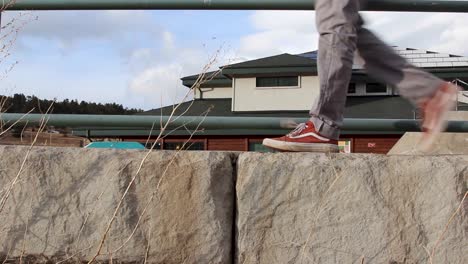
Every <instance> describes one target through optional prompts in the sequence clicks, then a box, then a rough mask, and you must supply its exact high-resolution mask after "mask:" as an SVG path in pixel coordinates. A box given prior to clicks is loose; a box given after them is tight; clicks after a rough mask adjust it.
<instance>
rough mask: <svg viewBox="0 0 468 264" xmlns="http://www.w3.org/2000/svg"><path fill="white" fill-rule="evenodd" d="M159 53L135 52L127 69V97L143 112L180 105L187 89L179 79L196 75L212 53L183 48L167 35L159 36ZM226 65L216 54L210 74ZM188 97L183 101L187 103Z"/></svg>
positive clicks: (152, 50)
mask: <svg viewBox="0 0 468 264" xmlns="http://www.w3.org/2000/svg"><path fill="white" fill-rule="evenodd" d="M162 41H163V43H164V45H163V47H162V48H161V49H141V50H135V51H134V52H133V54H132V56H131V58H132V59H131V61H130V66H131V68H132V71H133V73H134V74H133V78H132V79H131V80H130V83H129V86H128V91H127V93H128V95H129V96H131V97H132V98H133V100H136V101H140V102H141V103H142V104H143V105H145V106H146V108H157V107H159V106H165V105H171V104H174V103H179V102H181V101H182V100H183V99H184V97H185V96H186V94H187V92H188V91H189V89H188V88H187V87H185V86H183V85H182V81H181V80H180V78H182V77H184V76H188V75H193V74H197V73H200V72H201V71H202V69H203V67H204V66H205V65H206V64H207V63H209V61H210V58H211V57H212V56H216V51H209V50H208V51H206V52H204V50H203V48H202V47H200V48H198V49H197V48H196V47H191V48H187V47H183V46H182V45H180V44H178V41H177V38H175V37H174V35H173V34H171V33H170V32H165V33H164V34H163V38H162ZM225 62H226V57H225V56H223V55H222V54H219V57H217V60H216V62H214V63H213V64H212V65H211V68H210V70H214V69H217V68H218V66H220V65H223V64H224V63H225ZM191 98H192V95H189V96H188V97H187V99H191Z"/></svg>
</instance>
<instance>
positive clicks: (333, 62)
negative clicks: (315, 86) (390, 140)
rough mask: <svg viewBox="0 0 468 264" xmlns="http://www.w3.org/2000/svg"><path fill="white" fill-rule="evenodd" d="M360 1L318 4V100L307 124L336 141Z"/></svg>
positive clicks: (321, 0) (333, 0)
mask: <svg viewBox="0 0 468 264" xmlns="http://www.w3.org/2000/svg"><path fill="white" fill-rule="evenodd" d="M363 3H364V1H363V0H317V1H316V4H315V10H316V24H317V30H318V32H319V34H320V36H319V49H318V61H317V64H318V76H319V79H320V96H319V98H318V100H317V101H316V102H315V103H314V106H313V107H312V110H311V111H310V115H311V118H310V121H312V123H313V124H314V126H315V129H316V130H317V132H319V133H320V135H322V136H325V137H327V138H330V139H334V140H337V139H338V138H339V135H340V126H341V125H342V122H343V111H344V108H345V103H346V94H347V91H348V85H349V81H350V79H351V71H352V66H353V59H354V52H355V50H356V48H357V42H358V31H359V29H360V28H361V25H362V20H361V17H360V15H359V10H360V9H361V5H362V4H363Z"/></svg>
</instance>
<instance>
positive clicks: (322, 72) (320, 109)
mask: <svg viewBox="0 0 468 264" xmlns="http://www.w3.org/2000/svg"><path fill="white" fill-rule="evenodd" d="M361 2H363V0H317V1H316V4H315V9H316V11H317V12H316V22H317V28H318V31H319V33H320V38H319V54H318V71H319V74H318V75H319V79H320V97H319V98H318V100H317V102H316V104H315V106H314V107H313V109H312V110H311V112H310V114H311V118H310V121H309V122H307V123H304V124H300V125H298V126H297V128H296V129H295V130H293V131H292V132H291V133H289V134H288V135H286V136H284V137H280V138H273V139H270V138H267V139H265V140H264V141H263V144H264V145H265V146H267V147H270V148H273V149H278V150H282V151H310V152H338V151H339V149H338V142H337V139H338V138H339V134H340V126H341V123H342V121H343V111H344V107H345V103H346V93H347V90H348V85H349V80H350V78H351V70H352V66H353V59H354V52H355V50H356V45H357V32H358V29H359V27H360V26H361V24H362V21H361V17H360V16H359V10H360V7H361Z"/></svg>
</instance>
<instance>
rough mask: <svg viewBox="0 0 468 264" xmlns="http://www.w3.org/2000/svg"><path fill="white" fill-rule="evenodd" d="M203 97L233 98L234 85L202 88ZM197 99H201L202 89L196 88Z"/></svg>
mask: <svg viewBox="0 0 468 264" xmlns="http://www.w3.org/2000/svg"><path fill="white" fill-rule="evenodd" d="M201 90H202V92H203V99H219V98H232V87H213V88H201ZM195 99H200V91H199V90H198V89H197V90H195Z"/></svg>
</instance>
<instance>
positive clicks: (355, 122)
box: [0, 113, 468, 132]
mask: <svg viewBox="0 0 468 264" xmlns="http://www.w3.org/2000/svg"><path fill="white" fill-rule="evenodd" d="M43 118H45V119H46V120H47V125H49V126H58V127H70V128H82V129H85V128H90V127H92V128H106V127H107V128H112V129H116V128H117V129H118V128H139V129H141V128H151V127H153V125H155V126H156V127H158V128H159V124H160V123H161V122H162V123H163V124H165V123H167V122H168V120H171V123H170V126H168V127H170V128H174V127H179V126H186V127H187V128H190V129H195V128H197V127H198V126H199V125H200V124H201V125H200V127H199V128H200V129H276V130H278V129H288V127H287V126H286V125H285V124H287V123H294V122H295V123H300V122H304V121H305V120H304V119H301V118H275V117H213V116H211V117H210V116H208V117H202V116H180V117H172V118H170V117H168V116H162V117H161V116H128V115H117V116H116V115H60V114H53V115H46V116H44V115H41V114H29V115H26V116H24V114H8V113H7V114H1V115H0V119H2V120H3V122H4V124H5V126H9V125H11V124H13V123H15V122H17V126H24V125H29V126H37V125H39V124H40V122H41V120H42V119H43ZM343 129H344V130H349V131H386V132H391V131H394V132H402V131H420V129H419V121H418V120H411V119H345V120H344V125H343ZM447 131H449V132H468V121H451V122H449V126H448V130H447Z"/></svg>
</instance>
